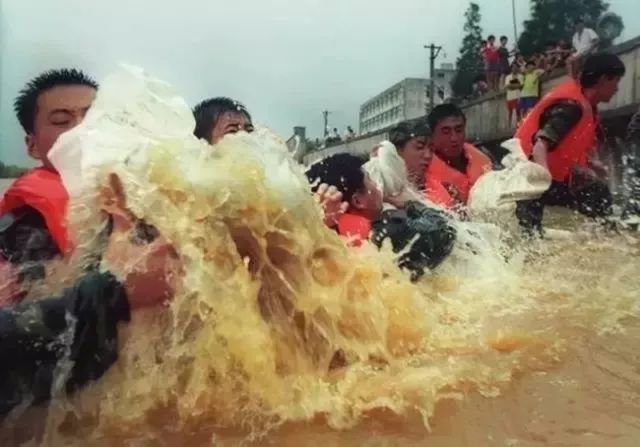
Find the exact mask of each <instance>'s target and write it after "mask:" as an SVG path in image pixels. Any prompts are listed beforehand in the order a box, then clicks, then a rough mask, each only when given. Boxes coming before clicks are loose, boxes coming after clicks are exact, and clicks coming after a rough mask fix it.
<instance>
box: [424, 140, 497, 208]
mask: <svg viewBox="0 0 640 447" xmlns="http://www.w3.org/2000/svg"><path fill="white" fill-rule="evenodd" d="M464 156H465V157H466V159H467V160H468V164H467V172H466V173H462V172H460V171H458V170H457V169H455V168H453V167H451V166H449V165H448V164H447V163H445V162H444V161H443V160H442V159H441V158H439V157H438V156H437V155H434V156H433V159H432V160H431V164H430V165H429V167H428V168H427V172H426V174H425V178H426V182H427V187H428V186H429V185H430V184H431V185H433V182H436V183H439V184H440V185H442V186H443V188H444V185H445V184H446V183H449V184H451V185H453V186H454V187H455V188H456V189H457V190H458V191H459V192H460V196H461V199H462V200H463V201H464V203H467V200H468V198H469V191H471V187H472V186H473V185H474V184H475V182H476V181H477V180H478V179H479V178H480V176H481V175H482V174H484V173H485V172H487V171H490V170H491V166H492V163H491V159H490V158H489V157H487V156H486V155H485V154H483V153H482V151H481V150H480V149H478V148H477V147H475V146H473V145H472V144H469V143H465V144H464ZM432 187H433V186H432ZM445 190H446V188H445Z"/></svg>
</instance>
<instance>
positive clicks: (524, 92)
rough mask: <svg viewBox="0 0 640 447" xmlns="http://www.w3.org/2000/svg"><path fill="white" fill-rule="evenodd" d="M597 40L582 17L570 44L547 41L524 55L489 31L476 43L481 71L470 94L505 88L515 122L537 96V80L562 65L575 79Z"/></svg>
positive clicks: (528, 109) (538, 89)
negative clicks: (542, 45) (486, 36)
mask: <svg viewBox="0 0 640 447" xmlns="http://www.w3.org/2000/svg"><path fill="white" fill-rule="evenodd" d="M599 42H600V39H599V37H598V34H597V33H596V32H595V31H594V30H593V29H591V28H587V27H585V24H584V22H583V21H582V20H579V21H578V22H577V23H576V28H575V33H574V35H573V38H572V40H571V44H568V43H567V42H565V41H564V40H560V41H558V42H552V41H550V42H548V43H547V44H546V48H545V49H544V50H542V49H541V50H540V51H537V52H535V53H533V54H532V55H530V57H528V58H525V56H524V55H523V54H522V53H520V52H519V51H518V50H517V49H513V50H509V48H508V43H509V39H508V38H507V36H501V37H500V44H499V45H496V38H495V36H493V35H491V36H489V37H488V38H487V40H485V41H482V44H481V47H480V54H481V57H482V61H483V64H484V74H481V75H478V76H477V77H476V79H475V80H474V83H473V97H478V96H482V95H484V94H486V93H488V92H491V91H505V94H506V104H507V111H508V117H509V124H510V125H512V124H515V123H517V122H519V121H520V120H521V119H522V118H523V117H524V116H525V115H526V114H527V113H528V112H529V111H530V110H531V109H532V108H533V106H535V104H536V102H537V101H538V99H539V98H540V92H541V90H540V81H541V79H543V78H544V76H545V75H546V74H548V73H551V72H552V71H554V70H557V69H559V68H562V67H566V69H567V72H568V74H569V76H570V77H572V78H574V79H577V76H578V73H579V72H580V65H581V63H583V62H584V59H585V58H586V57H587V56H589V55H590V54H593V53H594V52H595V51H596V50H597V48H598V44H599Z"/></svg>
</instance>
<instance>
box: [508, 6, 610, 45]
mask: <svg viewBox="0 0 640 447" xmlns="http://www.w3.org/2000/svg"><path fill="white" fill-rule="evenodd" d="M607 9H609V4H608V3H607V2H606V1H604V0H531V18H530V19H529V20H526V21H525V22H524V31H523V32H522V34H521V35H520V38H519V39H518V49H519V50H520V51H521V52H522V53H523V54H524V55H525V56H529V55H531V54H533V53H534V52H536V51H543V50H544V48H545V45H546V44H547V42H557V41H559V40H564V41H566V42H569V43H570V42H571V38H572V37H573V34H574V29H575V24H576V22H577V21H578V20H579V19H582V20H584V21H585V24H586V26H588V27H589V28H593V29H595V28H596V25H597V21H598V18H599V17H600V16H601V15H602V14H603V13H604V12H605V11H607Z"/></svg>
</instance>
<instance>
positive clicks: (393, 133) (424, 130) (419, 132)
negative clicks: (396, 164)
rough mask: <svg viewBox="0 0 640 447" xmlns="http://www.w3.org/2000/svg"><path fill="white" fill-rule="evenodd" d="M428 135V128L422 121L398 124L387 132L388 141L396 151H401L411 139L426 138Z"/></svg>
mask: <svg viewBox="0 0 640 447" xmlns="http://www.w3.org/2000/svg"><path fill="white" fill-rule="evenodd" d="M430 134H431V131H430V129H429V126H427V124H426V123H424V122H422V121H418V122H415V123H400V124H398V125H397V126H396V127H394V128H393V129H391V130H390V131H389V141H390V142H391V143H392V144H393V145H394V146H395V147H396V149H402V148H403V147H404V145H405V144H407V143H408V142H409V141H411V139H412V138H417V137H428V136H429V135H430Z"/></svg>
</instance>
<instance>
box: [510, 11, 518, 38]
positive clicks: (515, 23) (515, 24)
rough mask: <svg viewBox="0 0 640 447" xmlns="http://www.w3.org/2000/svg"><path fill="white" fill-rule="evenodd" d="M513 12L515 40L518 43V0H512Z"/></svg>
mask: <svg viewBox="0 0 640 447" xmlns="http://www.w3.org/2000/svg"><path fill="white" fill-rule="evenodd" d="M511 14H512V15H513V39H514V40H513V42H514V45H516V46H517V45H518V25H517V21H516V0H511Z"/></svg>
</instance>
